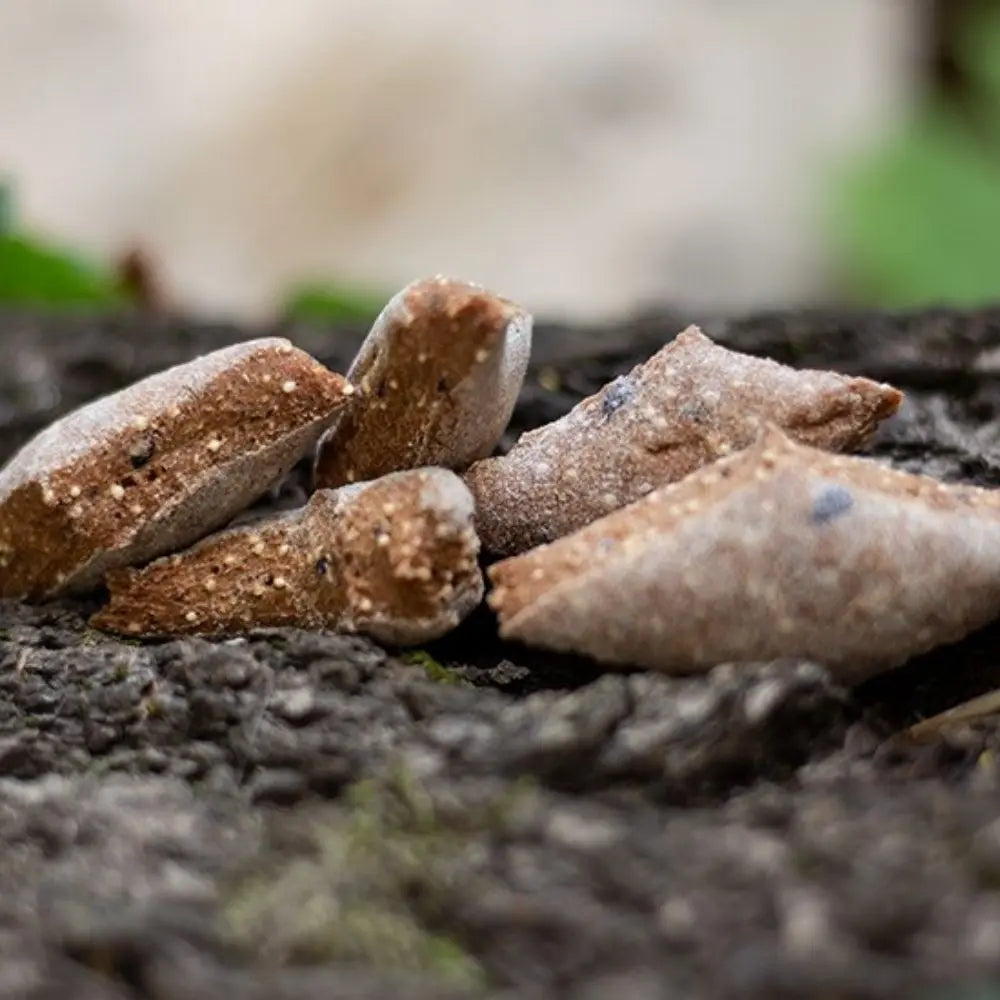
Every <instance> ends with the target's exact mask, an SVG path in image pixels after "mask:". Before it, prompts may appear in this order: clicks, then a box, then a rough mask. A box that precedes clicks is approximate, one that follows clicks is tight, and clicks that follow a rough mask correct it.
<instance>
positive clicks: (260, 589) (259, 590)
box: [250, 583, 264, 597]
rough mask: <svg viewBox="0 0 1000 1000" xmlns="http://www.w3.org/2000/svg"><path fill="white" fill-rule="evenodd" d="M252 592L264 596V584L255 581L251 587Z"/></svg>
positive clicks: (254, 594)
mask: <svg viewBox="0 0 1000 1000" xmlns="http://www.w3.org/2000/svg"><path fill="white" fill-rule="evenodd" d="M250 593H251V594H253V596H254V597H263V596H264V584H262V583H255V584H254V585H253V586H252V587H251V588H250Z"/></svg>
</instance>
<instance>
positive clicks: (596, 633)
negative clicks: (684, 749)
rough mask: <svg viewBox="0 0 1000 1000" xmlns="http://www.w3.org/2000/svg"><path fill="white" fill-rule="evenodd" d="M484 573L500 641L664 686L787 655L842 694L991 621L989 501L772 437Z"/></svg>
mask: <svg viewBox="0 0 1000 1000" xmlns="http://www.w3.org/2000/svg"><path fill="white" fill-rule="evenodd" d="M489 572H490V577H491V579H492V581H493V583H494V584H495V588H496V589H495V590H494V591H493V593H492V594H491V595H490V604H491V605H492V606H493V607H494V608H495V609H496V611H497V612H498V613H499V617H500V631H501V634H502V635H504V636H506V637H508V638H513V639H519V640H522V641H524V642H527V643H530V644H534V645H538V646H544V647H549V648H552V649H558V650H564V651H574V652H578V653H584V654H588V655H590V656H593V657H594V658H596V659H598V660H602V661H605V662H608V663H632V664H637V665H640V666H646V667H650V668H653V669H657V670H663V671H667V672H671V673H675V672H676V673H682V672H692V671H701V670H706V669H708V668H710V667H711V666H713V665H715V664H717V663H722V662H725V661H743V662H745V661H751V660H772V659H779V658H782V657H798V658H804V659H809V660H814V661H817V662H819V663H824V664H826V665H828V666H829V667H830V669H831V671H833V672H834V673H835V674H836V675H837V676H838V677H839V678H841V679H842V680H844V681H846V682H848V683H853V682H855V681H859V680H861V679H863V678H865V677H867V676H869V675H871V674H874V673H877V672H879V671H881V670H884V669H886V668H888V667H892V666H894V665H897V664H899V663H902V662H903V661H904V660H906V659H908V658H909V657H910V656H912V655H914V654H916V653H920V652H924V651H926V650H928V649H930V648H932V647H933V646H936V645H938V644H940V643H945V642H950V641H953V640H956V639H958V638H960V637H961V636H963V635H965V634H966V633H967V632H969V631H971V630H972V629H975V628H977V627H979V626H981V625H984V624H985V623H987V622H988V621H990V620H991V619H993V618H995V617H996V616H997V615H998V614H1000V493H997V492H996V491H993V490H984V489H977V488H975V487H966V486H950V485H945V484H943V483H940V482H938V481H937V480H934V479H930V478H928V477H924V476H915V475H910V474H907V473H903V472H898V471H895V470H892V469H888V468H886V467H885V466H883V465H881V464H879V463H877V462H875V461H874V460H872V459H865V458H858V457H846V456H840V455H830V454H829V453H827V452H823V451H819V450H817V449H813V448H809V447H806V446H804V445H800V444H796V443H794V442H792V441H791V440H790V439H789V438H788V437H787V436H786V435H784V434H782V433H781V432H780V431H779V430H778V429H777V428H774V427H771V428H769V429H768V430H767V431H766V432H765V434H764V435H763V436H762V437H761V439H760V440H758V441H757V442H755V443H754V444H753V445H752V446H751V447H750V448H748V449H747V450H745V451H742V452H740V453H739V454H737V455H733V456H731V457H730V458H727V459H723V460H721V461H720V462H717V463H715V464H714V465H711V466H708V467H706V468H703V469H699V470H698V471H697V472H694V473H692V474H691V475H690V476H688V477H687V478H686V479H684V480H682V481H681V482H679V483H675V484H673V485H670V486H666V487H663V488H661V489H659V490H656V491H655V492H654V493H651V494H650V495H649V496H647V497H644V498H643V499H641V500H638V501H636V502H635V503H634V504H632V505H630V506H629V507H625V508H624V509H622V510H619V511H616V512H615V513H613V514H609V515H608V516H607V517H604V518H602V519H600V520H599V521H595V522H594V523H593V524H590V525H588V526H587V527H586V528H583V529H582V530H580V531H578V532H576V533H575V534H573V535H570V536H569V537H567V538H563V539H560V540H559V541H557V542H553V543H552V544H551V545H546V546H542V547H540V548H538V549H535V550H533V551H531V552H528V553H525V554H524V555H521V556H517V557H515V558H512V559H507V560H505V561H503V562H500V563H497V564H495V565H494V566H493V567H491V569H490V571H489Z"/></svg>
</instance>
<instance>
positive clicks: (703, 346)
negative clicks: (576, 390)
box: [465, 327, 902, 555]
mask: <svg viewBox="0 0 1000 1000" xmlns="http://www.w3.org/2000/svg"><path fill="white" fill-rule="evenodd" d="M901 399H902V395H901V393H900V392H898V391H897V390H896V389H893V388H892V387H891V386H887V385H883V384H880V383H877V382H872V381H870V380H868V379H865V378H851V377H847V376H844V375H839V374H836V373H834V372H823V371H813V370H796V369H794V368H789V367H788V366H786V365H781V364H778V363H777V362H774V361H770V360H766V359H761V358H755V357H751V356H750V355H746V354H740V353H738V352H736V351H730V350H728V349H726V348H724V347H720V346H718V345H717V344H714V343H713V342H712V341H711V340H709V338H708V337H706V336H705V335H704V334H702V333H701V332H700V331H699V330H698V329H697V328H696V327H689V328H688V329H687V330H685V331H683V332H682V333H680V334H678V336H677V337H676V338H675V339H674V340H673V341H671V342H670V343H669V344H667V346H666V347H664V348H663V349H662V350H660V351H659V352H658V353H657V354H655V355H654V356H653V357H652V358H650V359H649V360H648V361H646V362H645V363H644V364H642V365H639V366H638V367H636V368H635V369H633V370H632V371H631V372H630V373H629V374H627V375H623V376H621V377H620V378H617V379H615V380H614V381H613V382H610V383H609V384H608V385H606V386H605V387H604V388H603V389H602V390H601V391H600V392H598V393H597V394H596V395H594V396H590V397H589V398H587V399H585V400H583V401H582V402H581V403H580V404H578V405H577V406H576V407H575V408H574V409H573V410H572V411H570V413H568V414H567V415H566V416H565V417H563V418H561V419H560V420H557V421H555V422H553V423H551V424H548V425H546V426H545V427H541V428H539V429H538V430H534V431H531V432H529V433H527V434H524V435H523V436H522V437H521V438H520V440H519V441H518V442H517V444H516V445H515V446H514V448H513V449H512V450H511V451H510V452H509V453H508V454H507V455H504V456H501V457H496V458H488V459H486V460H484V461H481V462H477V463H476V464H475V465H474V466H473V467H472V468H471V469H469V471H468V472H467V473H466V475H465V481H466V483H467V484H468V485H469V488H470V489H471V490H472V492H473V495H474V496H475V497H476V503H477V507H478V514H477V519H476V524H477V529H478V531H479V535H480V538H481V540H482V543H483V548H484V549H485V550H486V551H487V552H491V553H494V554H496V555H513V554H516V553H518V552H523V551H526V550H527V549H529V548H532V547H533V546H535V545H540V544H542V543H544V542H549V541H552V540H554V539H556V538H560V537H562V536H563V535H567V534H569V533H570V532H571V531H575V530H576V529H577V528H581V527H583V526H584V525H585V524H589V523H590V522H591V521H593V520H595V519H596V518H598V517H601V516H603V515H604V514H607V513H609V512H610V511H612V510H615V509H617V508H619V507H623V506H625V505H626V504H629V503H631V502H632V501H634V500H637V499H638V498H639V497H641V496H644V495H645V494H646V493H649V492H650V491H651V490H653V489H656V488H657V487H659V486H663V485H665V484H667V483H670V482H676V481H677V480H679V479H681V478H683V477H684V476H686V475H687V474H688V473H690V472H693V471H694V470H695V469H697V468H700V467H701V466H703V465H707V464H708V463H710V462H714V461H716V460H717V459H719V458H721V457H723V456H725V455H727V454H729V453H731V452H733V451H738V450H739V449H741V448H745V447H746V446H747V445H749V444H750V443H751V442H752V441H753V440H754V439H755V437H756V435H757V434H758V432H759V430H760V428H761V427H762V426H763V424H764V423H768V422H770V423H774V424H777V425H778V426H779V427H782V428H784V430H785V431H786V432H787V433H788V434H790V435H791V436H792V437H793V438H795V439H796V440H798V441H801V442H803V443H805V444H810V445H813V446H815V447H818V448H823V449H826V450H828V451H849V450H851V449H854V448H856V447H858V446H859V445H860V444H861V443H862V442H863V441H864V440H865V438H867V437H868V436H869V435H870V434H871V433H872V431H873V430H874V429H875V428H876V426H877V425H878V423H879V421H881V420H883V419H885V418H886V417H888V416H890V415H891V414H892V413H894V412H895V411H896V409H897V408H898V406H899V403H900V401H901Z"/></svg>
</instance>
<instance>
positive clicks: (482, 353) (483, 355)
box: [474, 347, 490, 365]
mask: <svg viewBox="0 0 1000 1000" xmlns="http://www.w3.org/2000/svg"><path fill="white" fill-rule="evenodd" d="M489 356H490V352H489V351H487V350H486V349H485V348H482V347H480V348H479V350H478V351H476V353H475V355H474V357H475V359H476V363H477V364H480V365H481V364H482V363H483V362H484V361H485V360H486V359H487V358H488V357H489Z"/></svg>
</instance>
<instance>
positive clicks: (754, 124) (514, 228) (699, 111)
mask: <svg viewBox="0 0 1000 1000" xmlns="http://www.w3.org/2000/svg"><path fill="white" fill-rule="evenodd" d="M0 66H2V67H3V71H2V73H0V178H2V188H0V299H5V300H6V301H8V302H9V301H44V302H47V303H50V304H71V305H79V304H82V303H90V304H96V305H104V304H105V303H107V302H108V301H111V300H112V299H115V298H116V297H119V296H120V295H121V294H122V290H123V288H124V289H125V290H126V291H127V292H129V293H130V294H137V293H138V294H139V295H140V296H142V297H143V298H144V299H145V300H146V301H147V302H148V303H153V304H158V305H163V304H165V303H166V304H169V306H170V307H171V308H176V309H178V310H183V311H186V312H190V313H194V314H197V315H202V316H206V317H227V318H237V319H244V320H258V319H266V318H269V317H273V316H275V315H276V314H281V313H284V314H288V313H293V314H317V315H340V314H345V315H349V314H356V313H367V312H369V311H370V310H371V309H372V308H374V306H375V305H377V304H378V303H379V302H380V301H381V300H382V299H384V297H385V296H386V295H387V294H389V293H390V292H392V291H393V290H395V289H396V288H397V287H399V286H401V285H402V284H404V283H405V282H407V281H409V280H411V279H413V278H415V277H419V276H422V275H425V274H433V273H438V272H446V273H449V274H452V275H454V276H459V277H464V278H468V279H471V280H476V281H480V282H482V283H484V284H486V285H489V286H491V287H493V288H495V289H496V290H498V291H502V292H503V293H505V294H507V295H509V296H511V297H513V298H515V299H517V300H519V301H522V302H524V303H525V304H527V305H529V306H530V308H532V309H533V310H534V311H535V312H536V313H538V314H542V315H545V316H559V317H566V318H578V319H581V318H582V319H599V318H604V317H607V316H610V315H616V314H617V315H620V314H622V313H626V312H631V311H633V310H635V309H638V308H642V307H644V306H648V305H651V304H654V303H664V302H671V303H674V304H678V305H683V306H691V307H695V308H699V307H705V308H712V309H714V310H736V309H744V308H749V307H754V306H765V305H794V304H797V303H830V302H852V303H872V304H879V305H891V306H896V305H912V304H921V303H928V302H945V301H947V302H953V303H958V304H975V303H979V302H983V301H987V300H989V299H991V298H1000V12H998V9H997V4H996V3H993V2H977V0H938V2H933V0H837V2H836V3H831V2H829V0H616V2H615V3H609V2H607V0H544V2H539V0H505V2H504V3H502V4H494V3H484V2H481V0H479V2H477V0H407V2H403V0H282V2H281V3H274V2H272V0H145V2H142V3H138V2H136V0H72V2H71V3H68V2H66V0H0Z"/></svg>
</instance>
